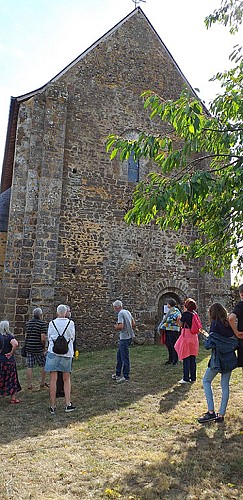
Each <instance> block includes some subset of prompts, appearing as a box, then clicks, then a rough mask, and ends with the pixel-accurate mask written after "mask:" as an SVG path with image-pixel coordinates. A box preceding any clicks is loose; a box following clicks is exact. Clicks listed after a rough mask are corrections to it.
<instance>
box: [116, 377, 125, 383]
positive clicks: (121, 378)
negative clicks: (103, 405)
mask: <svg viewBox="0 0 243 500" xmlns="http://www.w3.org/2000/svg"><path fill="white" fill-rule="evenodd" d="M116 382H117V383H118V384H122V382H126V379H125V377H116Z"/></svg>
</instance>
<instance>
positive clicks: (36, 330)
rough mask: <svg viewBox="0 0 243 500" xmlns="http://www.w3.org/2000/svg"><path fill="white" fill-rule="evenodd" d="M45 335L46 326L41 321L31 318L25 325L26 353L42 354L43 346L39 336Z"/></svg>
mask: <svg viewBox="0 0 243 500" xmlns="http://www.w3.org/2000/svg"><path fill="white" fill-rule="evenodd" d="M42 334H44V335H46V334H47V324H46V322H45V321H42V320H41V319H37V318H33V319H31V320H30V321H28V323H26V325H25V345H26V351H27V352H30V353H32V354H38V353H40V352H43V350H44V346H43V344H42V342H41V335H42Z"/></svg>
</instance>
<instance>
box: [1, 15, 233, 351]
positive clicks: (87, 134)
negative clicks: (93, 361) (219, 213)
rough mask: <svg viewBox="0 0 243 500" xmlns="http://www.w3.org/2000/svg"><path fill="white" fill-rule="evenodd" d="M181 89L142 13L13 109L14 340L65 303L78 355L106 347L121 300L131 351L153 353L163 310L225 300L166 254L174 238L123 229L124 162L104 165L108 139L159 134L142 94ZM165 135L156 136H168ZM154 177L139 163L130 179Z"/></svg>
mask: <svg viewBox="0 0 243 500" xmlns="http://www.w3.org/2000/svg"><path fill="white" fill-rule="evenodd" d="M184 83H185V80H184V78H183V76H182V75H181V73H180V71H179V69H178V68H177V66H176V65H175V63H174V61H173V59H172V58H171V56H170V55H169V53H168V52H167V51H166V49H165V47H164V46H163V44H162V43H161V41H160V40H159V38H158V36H157V35H156V33H155V32H154V31H153V29H152V28H151V26H150V24H149V23H148V22H147V20H146V18H145V17H144V15H143V14H142V13H141V11H137V12H136V14H134V15H133V16H131V17H130V18H128V20H127V21H126V22H125V23H123V24H121V25H120V26H118V27H117V29H116V30H115V31H112V32H111V33H109V34H108V35H107V36H105V37H104V38H103V39H101V41H100V42H99V43H98V44H97V45H96V46H95V47H94V48H93V49H92V50H90V51H87V53H86V54H84V56H83V57H82V58H80V59H79V60H77V62H76V63H75V64H73V65H72V66H71V67H70V68H69V69H68V71H66V72H63V74H62V75H60V76H59V78H56V79H55V80H53V82H51V83H50V84H48V85H47V86H46V89H45V90H43V92H41V93H38V94H36V95H35V96H33V97H32V98H30V99H29V100H27V101H25V102H23V103H21V105H20V112H19V120H18V130H17V140H16V153H15V164H14V181H13V186H12V202H11V209H10V222H9V231H8V240H7V247H6V261H5V273H4V277H3V286H4V310H5V314H6V315H7V316H8V317H9V319H10V320H11V322H12V324H14V325H15V331H16V333H17V334H18V335H20V336H21V335H22V333H23V329H24V323H25V321H26V320H27V319H29V317H30V314H31V310H32V308H33V307H35V306H41V307H43V309H44V313H45V319H46V320H50V319H51V318H52V317H53V316H54V315H55V309H56V306H57V305H58V303H68V304H69V305H70V306H71V307H72V310H73V316H74V320H75V322H76V325H77V334H78V345H79V347H81V348H90V349H91V348H92V349H93V348H103V347H105V346H108V345H113V344H114V342H115V339H116V336H114V330H113V324H114V321H115V319H116V318H115V315H114V312H113V310H112V301H114V300H115V299H117V298H119V299H121V300H123V302H124V305H125V307H127V308H128V309H130V310H131V311H132V312H133V314H134V315H135V318H136V320H137V322H138V339H139V337H140V338H141V339H143V340H142V341H143V342H147V343H151V342H154V336H155V332H156V327H157V324H158V323H159V321H160V319H161V315H162V307H163V304H164V303H166V298H168V296H170V295H171V294H173V296H175V297H176V298H177V300H178V302H179V303H180V304H182V303H183V301H184V299H185V298H186V297H187V296H192V297H193V298H195V299H196V301H198V305H199V312H200V314H201V315H202V316H203V317H204V320H205V321H206V309H207V307H208V305H209V304H210V303H211V302H212V300H214V299H215V298H216V297H220V298H221V299H222V297H224V294H225V290H226V289H227V288H229V276H228V275H226V278H225V280H218V279H216V278H214V277H212V276H203V275H201V274H200V264H199V263H198V262H195V261H189V262H187V261H185V260H184V259H183V258H182V257H179V256H177V255H176V254H175V244H176V242H178V241H179V240H180V239H181V238H184V239H186V240H187V241H188V240H191V239H192V238H195V233H194V232H193V231H192V230H191V229H190V228H185V229H183V231H181V232H178V233H172V232H169V231H168V232H161V231H160V230H159V229H158V227H156V226H154V225H153V224H150V225H149V226H145V227H136V226H133V225H132V226H127V225H126V224H125V222H124V220H123V217H124V214H125V212H126V209H127V207H128V204H129V203H130V200H131V196H132V192H133V190H134V188H135V184H134V183H130V182H128V180H127V162H124V163H121V162H120V161H119V159H116V160H114V161H113V162H111V161H110V160H109V156H108V154H107V153H106V151H105V140H106V137H107V136H108V134H109V133H111V132H113V133H117V134H119V135H120V134H122V135H123V136H124V137H130V136H131V135H132V136H136V134H137V133H138V132H139V131H141V130H148V131H149V132H150V133H151V132H153V133H159V132H160V131H161V123H160V121H159V120H158V119H155V120H153V121H151V119H150V117H149V114H148V112H147V111H145V110H144V109H143V102H142V100H141V97H140V94H141V92H142V91H144V90H146V89H151V90H155V91H156V92H157V93H159V94H160V95H162V96H163V97H164V98H165V99H168V98H171V99H174V98H176V97H178V96H179V94H180V92H181V90H182V88H183V85H184ZM169 131H170V130H169V128H168V127H164V132H166V133H168V132H169ZM151 168H154V167H152V165H151V164H150V161H149V160H143V161H141V163H140V179H142V178H144V177H145V175H146V174H147V173H148V172H149V170H150V169H151Z"/></svg>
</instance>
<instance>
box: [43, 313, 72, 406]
mask: <svg viewBox="0 0 243 500" xmlns="http://www.w3.org/2000/svg"><path fill="white" fill-rule="evenodd" d="M66 312H67V307H66V306H65V305H63V304H60V305H59V306H58V307H57V318H56V319H54V320H53V321H50V323H49V326H48V333H47V335H48V342H49V346H48V352H47V357H46V365H45V370H46V372H50V413H51V415H55V412H56V384H57V372H62V373H63V381H64V394H65V402H66V406H65V412H70V411H73V410H75V406H74V405H73V404H72V402H71V401H70V394H71V378H70V374H71V371H72V358H73V355H74V352H73V342H74V340H75V325H74V322H73V321H72V320H70V319H68V318H66V317H65V315H66ZM62 335H63V337H64V338H65V339H66V341H67V344H68V345H67V352H65V353H64V354H57V353H56V352H55V350H56V349H55V341H56V340H57V339H58V337H60V336H62Z"/></svg>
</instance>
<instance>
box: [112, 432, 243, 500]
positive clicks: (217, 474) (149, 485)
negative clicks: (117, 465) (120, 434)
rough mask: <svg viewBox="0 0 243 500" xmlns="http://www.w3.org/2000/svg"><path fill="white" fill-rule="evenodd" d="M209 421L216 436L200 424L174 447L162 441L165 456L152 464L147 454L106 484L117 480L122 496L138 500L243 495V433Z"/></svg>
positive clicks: (115, 484) (179, 499)
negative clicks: (121, 475)
mask: <svg viewBox="0 0 243 500" xmlns="http://www.w3.org/2000/svg"><path fill="white" fill-rule="evenodd" d="M242 423H243V422H242ZM198 425H199V424H198ZM208 425H209V426H214V429H212V428H211V429H210V432H211V433H212V432H213V436H211V435H210V436H209V435H208V434H207V432H208V431H207V427H200V428H199V429H198V430H196V432H192V433H191V434H187V435H186V436H185V437H184V438H183V437H181V438H179V439H177V441H176V444H177V446H176V450H174V451H173V450H168V449H166V443H164V442H163V447H162V448H163V451H165V452H167V456H166V459H164V460H162V461H158V462H155V463H153V464H152V465H151V464H150V463H149V460H148V461H146V457H145V458H144V462H143V463H141V465H140V466H139V467H138V468H137V470H133V471H132V472H130V473H128V474H126V475H124V476H123V477H122V478H120V480H119V483H117V481H116V483H114V485H113V486H112V485H111V484H110V483H109V485H105V487H108V486H109V488H114V489H116V488H117V484H118V488H119V493H120V494H121V495H122V498H130V497H131V498H135V499H139V500H167V499H175V498H176V499H177V500H185V499H187V498H194V499H199V498H200V499H206V498H214V499H218V500H220V499H222V498H225V499H226V498H231V499H236V498H242V496H241V494H242V493H243V491H242V487H243V482H242V477H243V459H242V452H241V451H240V450H242V435H241V433H240V432H239V433H236V434H234V435H233V436H231V437H228V436H227V432H226V427H225V425H224V424H216V423H210V424H207V426H208ZM188 441H189V443H190V446H189V447H188ZM179 449H180V450H181V452H180V456H184V452H183V449H185V450H187V452H186V454H185V456H184V461H183V462H181V461H179V460H178V450H179Z"/></svg>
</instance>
